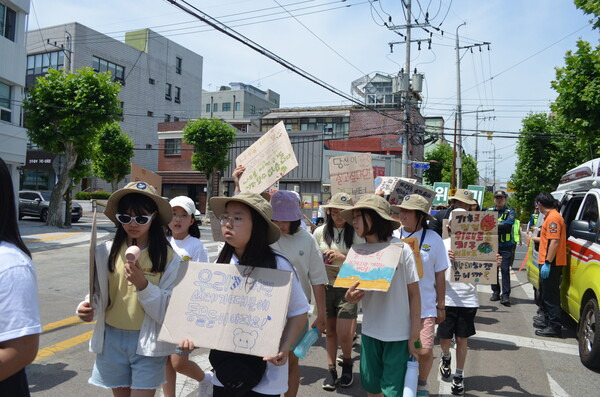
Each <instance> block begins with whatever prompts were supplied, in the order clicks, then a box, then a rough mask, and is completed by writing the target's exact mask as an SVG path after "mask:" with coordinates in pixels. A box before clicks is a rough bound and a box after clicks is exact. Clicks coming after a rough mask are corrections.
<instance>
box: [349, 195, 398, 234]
mask: <svg viewBox="0 0 600 397" xmlns="http://www.w3.org/2000/svg"><path fill="white" fill-rule="evenodd" d="M360 209H370V210H373V211H375V212H377V214H379V216H381V217H382V218H383V219H385V220H386V221H389V222H391V223H392V224H393V226H394V229H398V228H399V227H400V222H398V221H397V220H395V219H394V218H392V216H391V215H390V213H391V206H390V203H388V201H387V200H386V199H384V198H383V197H381V196H378V195H376V194H365V195H364V196H362V197H361V198H360V199H358V201H357V202H356V204H355V205H354V207H352V208H350V209H346V210H344V211H342V212H340V215H342V217H344V219H345V220H346V222H348V223H349V224H352V219H353V218H354V216H353V214H352V211H354V210H360Z"/></svg>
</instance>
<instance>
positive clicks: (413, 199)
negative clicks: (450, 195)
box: [391, 194, 435, 221]
mask: <svg viewBox="0 0 600 397" xmlns="http://www.w3.org/2000/svg"><path fill="white" fill-rule="evenodd" d="M391 207H392V209H395V210H399V209H403V210H413V211H421V212H423V213H424V214H425V219H427V220H428V221H434V220H435V218H434V217H433V216H431V215H430V214H429V207H430V205H429V201H427V199H426V198H425V197H423V196H419V195H418V194H409V195H406V196H404V200H403V201H402V204H400V205H392V206H391Z"/></svg>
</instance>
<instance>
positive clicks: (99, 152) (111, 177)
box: [93, 123, 133, 191]
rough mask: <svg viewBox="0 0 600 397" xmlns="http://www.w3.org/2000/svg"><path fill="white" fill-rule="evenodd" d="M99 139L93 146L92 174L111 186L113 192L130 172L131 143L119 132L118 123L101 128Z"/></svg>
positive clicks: (129, 139)
mask: <svg viewBox="0 0 600 397" xmlns="http://www.w3.org/2000/svg"><path fill="white" fill-rule="evenodd" d="M100 134H101V135H100V138H99V140H98V143H97V144H96V145H95V150H94V151H95V153H94V154H95V155H94V163H93V169H94V173H95V174H96V175H97V176H98V177H100V178H101V179H103V180H105V181H106V182H109V183H112V184H113V191H114V190H115V188H116V185H117V183H119V182H120V181H121V180H123V178H125V176H126V175H127V174H129V173H130V172H131V158H132V157H133V141H132V140H131V138H129V137H128V136H127V135H126V134H124V133H123V132H122V131H121V126H120V125H119V124H118V123H112V124H106V125H105V126H104V127H102V128H101V133H100Z"/></svg>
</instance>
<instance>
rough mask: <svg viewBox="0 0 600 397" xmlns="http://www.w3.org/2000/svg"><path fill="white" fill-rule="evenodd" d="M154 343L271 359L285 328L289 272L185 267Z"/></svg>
mask: <svg viewBox="0 0 600 397" xmlns="http://www.w3.org/2000/svg"><path fill="white" fill-rule="evenodd" d="M181 274H182V276H181V275H180V277H182V278H181V281H180V282H179V284H177V285H176V286H175V288H174V289H173V294H172V296H171V302H170V303H169V307H168V309H167V313H166V315H165V320H164V322H163V326H162V328H161V330H160V333H159V335H158V339H159V340H162V341H165V342H170V343H176V344H178V343H179V342H181V341H182V340H183V339H185V338H188V339H191V340H192V341H193V342H194V345H195V346H198V347H205V348H209V349H219V350H224V351H230V352H237V353H244V354H250V355H253V356H259V357H273V356H276V355H277V353H278V352H279V341H280V337H281V334H282V333H283V328H284V326H285V323H286V314H287V307H288V302H289V299H290V291H291V285H292V284H291V282H292V276H293V273H292V272H288V271H283V270H276V269H263V268H258V267H257V268H254V269H252V268H249V267H247V266H239V265H230V264H220V263H199V262H188V263H187V268H184V269H182V272H181Z"/></svg>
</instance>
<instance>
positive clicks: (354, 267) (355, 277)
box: [333, 243, 402, 291]
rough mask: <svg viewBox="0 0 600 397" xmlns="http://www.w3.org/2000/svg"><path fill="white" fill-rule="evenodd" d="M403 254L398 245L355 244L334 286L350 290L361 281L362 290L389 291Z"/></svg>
mask: <svg viewBox="0 0 600 397" xmlns="http://www.w3.org/2000/svg"><path fill="white" fill-rule="evenodd" d="M401 254H402V245H401V244H398V243H377V244H354V245H353V246H352V248H350V251H349V252H348V255H346V259H345V260H344V264H343V265H342V268H341V269H340V272H339V273H338V275H337V278H336V279H335V283H334V284H333V286H334V287H341V288H349V287H350V286H352V284H354V283H355V282H357V281H360V285H359V287H358V288H360V289H362V290H371V291H387V290H388V289H389V288H390V283H391V282H392V277H394V272H395V271H396V267H398V261H399V260H400V255H401Z"/></svg>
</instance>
